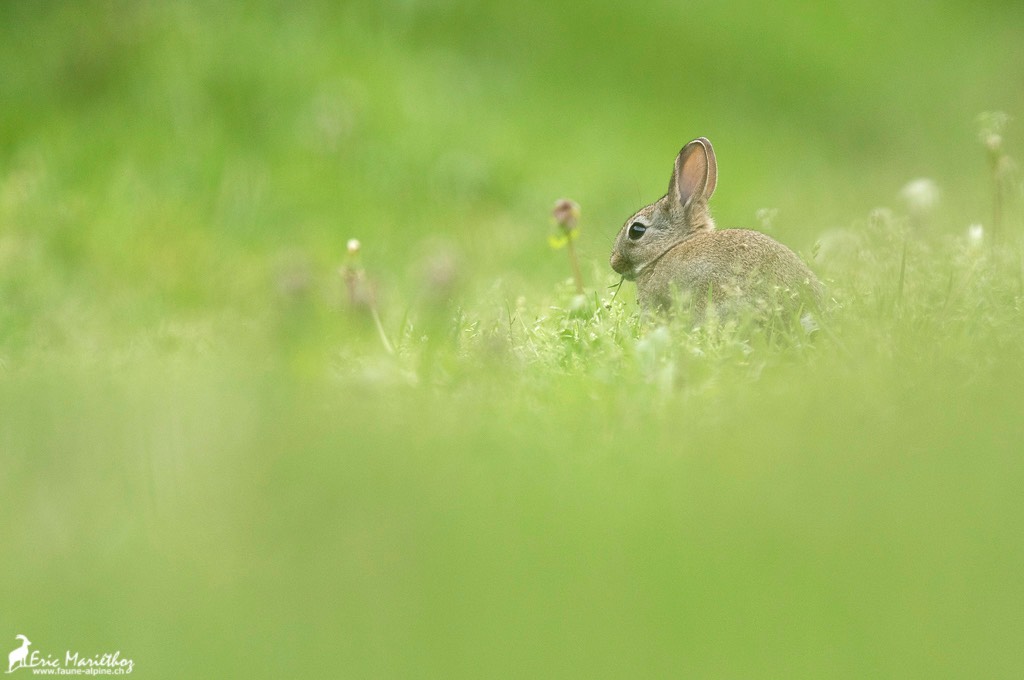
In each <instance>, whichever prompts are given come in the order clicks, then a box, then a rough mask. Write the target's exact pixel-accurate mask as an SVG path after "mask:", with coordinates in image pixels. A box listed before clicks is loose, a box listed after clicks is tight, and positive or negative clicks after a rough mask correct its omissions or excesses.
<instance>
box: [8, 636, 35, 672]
mask: <svg viewBox="0 0 1024 680" xmlns="http://www.w3.org/2000/svg"><path fill="white" fill-rule="evenodd" d="M14 639H15V640H21V647H18V648H16V649H15V650H14V651H13V652H11V653H10V654H8V655H7V672H8V673H13V672H14V671H16V670H18V669H19V668H21V667H22V666H24V665H25V659H26V658H27V657H28V646H29V645H30V644H32V643H31V642H29V640H28V638H27V637H25V636H24V635H15V636H14Z"/></svg>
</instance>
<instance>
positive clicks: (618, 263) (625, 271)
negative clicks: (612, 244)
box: [611, 251, 643, 281]
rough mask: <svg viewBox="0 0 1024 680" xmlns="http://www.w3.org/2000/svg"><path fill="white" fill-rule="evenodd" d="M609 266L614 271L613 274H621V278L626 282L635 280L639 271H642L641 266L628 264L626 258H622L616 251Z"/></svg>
mask: <svg viewBox="0 0 1024 680" xmlns="http://www.w3.org/2000/svg"><path fill="white" fill-rule="evenodd" d="M611 265H612V269H614V270H615V273H616V274H621V275H622V278H624V279H626V280H627V281H634V280H636V277H637V275H638V274H639V273H640V270H641V269H643V266H637V265H635V264H633V263H631V262H629V261H628V260H626V258H624V257H623V256H622V254H621V253H619V252H617V251H616V252H614V253H612V258H611Z"/></svg>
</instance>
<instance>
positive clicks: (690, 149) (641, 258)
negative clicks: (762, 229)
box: [611, 137, 718, 281]
mask: <svg viewBox="0 0 1024 680" xmlns="http://www.w3.org/2000/svg"><path fill="white" fill-rule="evenodd" d="M717 179H718V166H717V164H716V163H715V151H714V149H712V148H711V142H709V141H708V140H707V139H705V138H704V137H700V138H699V139H695V140H693V141H692V142H690V143H689V144H687V145H686V146H684V147H683V149H682V150H681V151H680V152H679V155H678V156H677V157H676V164H675V168H674V169H673V171H672V179H671V180H670V181H669V185H668V193H667V194H665V195H664V196H662V197H661V199H659V200H658V201H656V202H654V203H652V204H650V205H649V206H647V207H645V208H642V209H640V210H639V211H638V212H637V213H636V214H635V215H633V216H632V217H630V218H629V219H628V220H626V223H625V224H624V225H623V227H622V230H621V231H620V232H619V235H618V237H617V238H616V240H615V248H614V249H613V250H612V257H611V265H612V269H614V270H615V271H616V272H617V273H619V274H622V275H623V276H624V277H625V278H626V279H628V280H630V281H632V280H635V279H636V277H637V276H638V275H639V274H640V272H642V271H643V270H644V269H646V268H647V267H649V266H651V265H653V264H654V263H655V262H657V261H658V259H659V258H660V257H661V256H662V255H664V254H665V253H666V252H668V251H669V250H670V249H671V248H672V247H673V246H675V245H677V244H679V243H680V242H682V241H683V240H685V239H686V238H688V237H690V236H692V235H693V234H695V233H698V232H701V231H710V230H711V229H714V228H715V223H714V221H713V220H712V219H711V215H710V213H709V212H708V199H709V198H711V194H713V193H714V192H715V184H716V182H717Z"/></svg>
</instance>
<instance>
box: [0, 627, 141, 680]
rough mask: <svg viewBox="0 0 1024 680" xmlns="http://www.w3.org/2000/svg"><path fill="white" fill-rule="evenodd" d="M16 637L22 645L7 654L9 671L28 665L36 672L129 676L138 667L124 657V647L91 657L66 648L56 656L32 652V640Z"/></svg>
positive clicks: (36, 673)
mask: <svg viewBox="0 0 1024 680" xmlns="http://www.w3.org/2000/svg"><path fill="white" fill-rule="evenodd" d="M14 639H15V640H20V641H21V646H20V647H16V648H15V649H14V650H13V651H12V652H11V653H10V654H8V655H7V672H8V673H13V672H14V671H16V670H18V669H19V668H28V669H30V670H31V671H32V674H33V675H127V674H128V673H131V672H132V671H133V670H134V669H135V661H133V660H132V659H129V658H125V657H122V656H121V650H117V651H115V652H105V653H102V654H93V655H92V656H88V655H86V656H83V655H82V654H81V653H79V652H72V651H71V650H65V652H64V656H54V655H53V654H46V655H43V654H42V653H40V652H39V650H37V649H34V650H32V653H31V654H30V653H29V651H28V648H29V647H30V646H31V645H32V642H31V641H30V640H29V639H28V638H27V637H25V636H24V635H15V636H14Z"/></svg>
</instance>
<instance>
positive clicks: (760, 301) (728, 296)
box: [637, 229, 821, 320]
mask: <svg viewBox="0 0 1024 680" xmlns="http://www.w3.org/2000/svg"><path fill="white" fill-rule="evenodd" d="M637 290H638V293H639V301H640V304H641V305H642V306H644V307H657V308H662V309H667V308H669V307H671V306H672V304H673V302H676V301H679V300H680V299H681V300H682V301H683V303H684V304H689V305H690V306H691V310H692V312H693V314H694V316H695V318H696V319H697V320H700V319H702V318H703V316H704V314H705V312H706V308H707V303H708V301H709V300H710V301H711V302H713V304H714V305H715V308H716V310H717V311H718V312H719V313H720V314H725V315H731V314H732V313H734V312H738V311H739V310H741V309H753V310H754V311H755V312H757V311H762V312H773V313H774V312H780V311H781V312H783V313H785V312H792V311H799V310H800V309H801V308H803V309H812V308H816V307H817V306H818V305H819V304H820V302H821V286H820V284H819V283H818V280H817V278H816V277H815V276H814V274H813V273H812V272H811V270H810V269H808V268H807V265H805V264H804V263H803V261H802V260H801V259H800V258H799V257H797V255H796V253H794V252H793V251H792V250H790V249H789V248H787V247H786V246H784V245H782V244H781V243H779V242H778V241H776V240H775V239H773V238H771V237H770V236H768V235H766V234H763V233H761V232H759V231H753V230H750V229H711V230H707V231H701V232H697V233H695V234H693V235H692V236H690V237H688V238H686V239H685V240H683V241H682V242H681V243H679V244H677V245H676V246H674V247H673V248H671V249H670V250H669V251H668V252H666V253H665V254H664V255H663V256H662V257H660V258H659V259H658V260H657V262H654V263H653V264H652V265H651V266H649V267H648V268H647V269H645V270H644V271H643V272H642V273H641V274H640V276H638V277H637Z"/></svg>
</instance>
